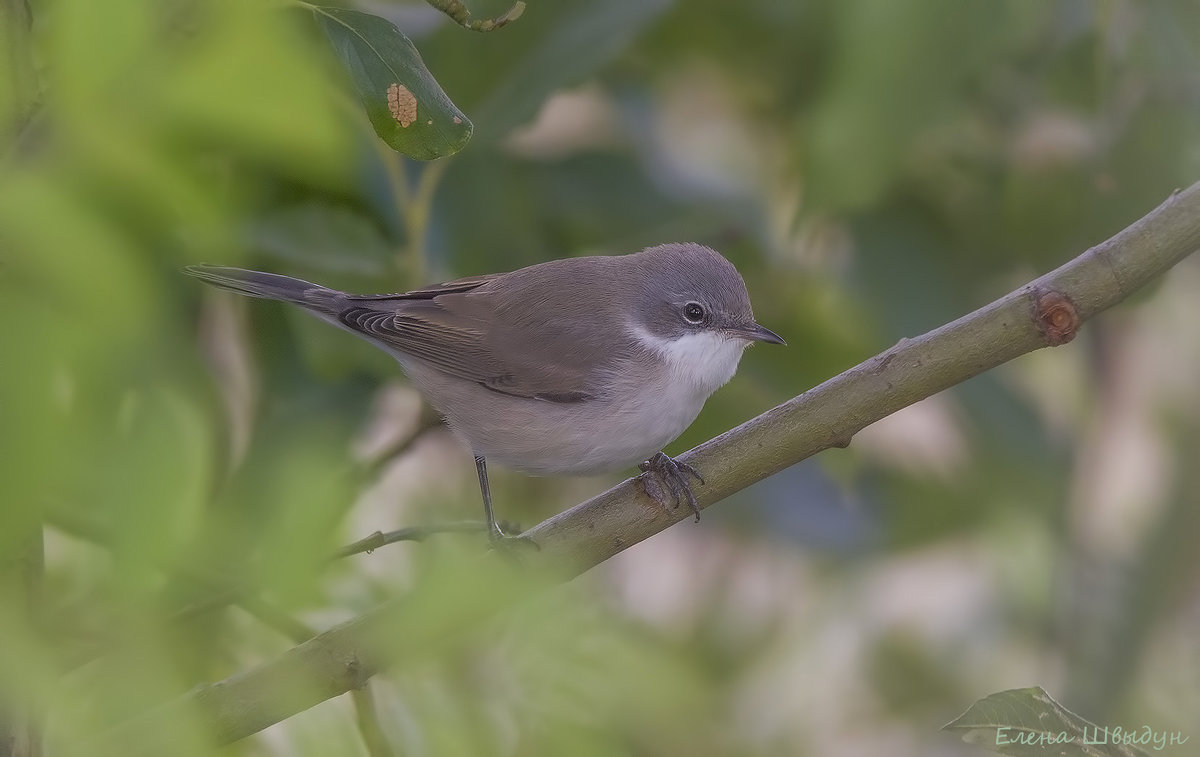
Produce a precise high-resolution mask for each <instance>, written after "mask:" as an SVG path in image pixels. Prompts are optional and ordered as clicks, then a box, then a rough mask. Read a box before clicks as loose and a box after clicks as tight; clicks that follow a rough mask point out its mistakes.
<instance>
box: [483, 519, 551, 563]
mask: <svg viewBox="0 0 1200 757" xmlns="http://www.w3.org/2000/svg"><path fill="white" fill-rule="evenodd" d="M488 547H489V548H490V549H494V550H496V551H497V552H501V553H503V554H505V555H509V556H510V557H519V554H518V552H519V551H520V550H525V549H528V548H529V547H533V548H534V549H535V550H541V547H540V546H539V545H538V543H537V542H536V541H534V540H533V539H530V538H529V537H528V536H525V535H524V534H522V533H521V527H520V526H519V525H517V524H515V523H508V522H507V521H501V522H500V523H493V524H491V526H490V527H489V528H488Z"/></svg>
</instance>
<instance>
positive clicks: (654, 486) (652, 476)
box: [638, 452, 704, 523]
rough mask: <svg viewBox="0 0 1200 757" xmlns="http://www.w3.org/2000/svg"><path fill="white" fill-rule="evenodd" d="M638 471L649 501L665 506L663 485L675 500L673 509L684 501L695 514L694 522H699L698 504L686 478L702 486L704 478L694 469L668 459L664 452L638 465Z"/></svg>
mask: <svg viewBox="0 0 1200 757" xmlns="http://www.w3.org/2000/svg"><path fill="white" fill-rule="evenodd" d="M638 469H639V470H641V471H642V475H640V476H638V480H639V481H640V482H641V484H642V489H643V490H644V491H645V492H646V494H647V495H648V496H649V497H650V499H652V500H654V501H655V502H657V503H658V504H659V505H661V506H663V507H664V508H665V507H666V506H667V503H666V501H665V500H666V496H665V493H664V492H663V489H662V487H663V486H664V485H665V486H666V487H667V489H669V490H670V492H671V497H672V498H673V499H674V500H675V507H679V506H680V505H681V504H683V501H684V500H685V499H686V500H687V503H688V505H690V506H691V508H692V512H693V513H695V514H696V522H697V523H699V522H700V503H699V502H697V501H696V495H695V494H694V493H692V485H691V482H690V481H688V478H687V477H688V476H693V477H695V479H696V480H697V481H699V482H700V484H701V485H703V484H704V478H703V477H701V475H700V473H699V472H698V471H697V470H696V469H695V468H693V467H692V466H690V465H688V464H687V463H681V462H679V461H678V460H675V459H672V458H671V457H668V456H667V454H666V453H665V452H658V453H656V454H655V455H654V457H652V458H650V459H649V460H647V461H646V462H644V463H641V464H640V465H638Z"/></svg>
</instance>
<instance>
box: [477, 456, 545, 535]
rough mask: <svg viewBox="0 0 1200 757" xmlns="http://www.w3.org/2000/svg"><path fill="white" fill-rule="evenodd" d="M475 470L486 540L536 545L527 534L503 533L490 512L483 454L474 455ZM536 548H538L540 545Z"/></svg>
mask: <svg viewBox="0 0 1200 757" xmlns="http://www.w3.org/2000/svg"><path fill="white" fill-rule="evenodd" d="M475 472H476V473H478V474H479V492H480V494H482V495H483V513H484V515H485V516H486V517H487V529H488V541H489V542H491V544H492V546H496V545H499V544H504V545H506V546H507V545H511V544H513V543H516V542H521V543H524V544H532V545H533V546H534V547H537V546H538V545H537V542H535V541H534V540H533V539H530V538H529V537H528V536H520V535H516V536H509V535H508V534H506V533H504V531H503V530H502V529H501V528H500V524H499V523H497V522H496V516H495V514H494V513H493V512H492V487H491V486H489V485H488V475H487V461H485V460H484V459H483V455H476V456H475ZM538 548H539V549H540V547H538Z"/></svg>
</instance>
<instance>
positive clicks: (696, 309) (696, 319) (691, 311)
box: [683, 302, 704, 323]
mask: <svg viewBox="0 0 1200 757" xmlns="http://www.w3.org/2000/svg"><path fill="white" fill-rule="evenodd" d="M683 317H684V319H685V320H686V321H687V322H688V323H703V322H704V307H703V306H702V305H701V304H700V303H699V302H689V303H688V304H686V305H684V306H683Z"/></svg>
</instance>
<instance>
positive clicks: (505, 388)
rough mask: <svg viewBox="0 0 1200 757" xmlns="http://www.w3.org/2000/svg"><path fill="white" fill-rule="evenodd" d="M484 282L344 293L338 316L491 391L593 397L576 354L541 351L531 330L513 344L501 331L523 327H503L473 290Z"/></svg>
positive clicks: (554, 398)
mask: <svg viewBox="0 0 1200 757" xmlns="http://www.w3.org/2000/svg"><path fill="white" fill-rule="evenodd" d="M490 280H491V278H490V277H480V278H476V279H460V280H458V281H454V282H447V283H445V284H439V285H436V286H432V287H427V288H425V289H421V290H416V291H413V292H405V293H403V294H397V295H377V296H355V297H350V298H347V302H346V305H347V307H346V308H344V309H342V310H341V311H340V312H339V313H338V314H337V317H338V320H339V321H340V322H341V323H342V324H343V325H344V326H346V327H347V328H349V329H351V330H353V331H357V332H359V333H361V334H363V335H364V336H367V337H368V338H370V339H371V340H372V341H374V342H376V343H377V344H380V345H382V346H384V347H386V348H388V349H390V350H394V351H395V352H398V353H401V354H404V355H408V356H411V357H414V358H418V359H420V360H422V361H424V362H426V363H428V364H429V365H431V366H433V367H434V368H436V369H437V370H439V371H442V372H443V373H446V374H448V375H450V376H454V377H456V378H460V379H464V380H467V381H471V382H474V383H477V384H480V385H482V386H484V387H486V388H488V389H491V390H492V391H496V392H501V393H503V394H510V395H513V396H517V397H528V398H531V399H539V400H545V401H549V402H581V401H584V400H587V399H590V398H591V397H593V396H594V392H593V389H592V387H590V386H589V385H588V382H587V377H588V375H589V373H588V370H587V368H588V367H589V366H588V365H587V364H585V363H583V362H581V361H579V360H578V359H577V357H578V356H576V355H571V354H566V355H561V354H557V355H556V354H554V352H553V351H547V350H546V349H544V344H543V343H542V337H543V336H544V335H542V334H538V333H536V330H535V332H534V333H531V334H530V336H529V338H528V339H523V338H522V339H519V340H518V341H520V342H523V343H521V344H517V343H513V341H512V339H511V337H510V336H508V335H511V334H513V333H517V334H522V333H524V332H525V331H527V330H526V329H521V328H517V329H512V328H508V326H509V324H507V323H505V319H504V317H503V315H498V314H497V313H496V311H495V309H494V308H493V307H492V306H491V303H490V294H489V293H488V292H486V291H484V292H476V291H475V290H477V289H478V288H479V287H481V286H483V285H484V284H486V283H488V282H489V281H490ZM497 337H502V338H499V339H498V338H497ZM526 342H527V343H526ZM513 355H519V356H520V358H519V359H516V360H514V359H513V358H512V356H513Z"/></svg>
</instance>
